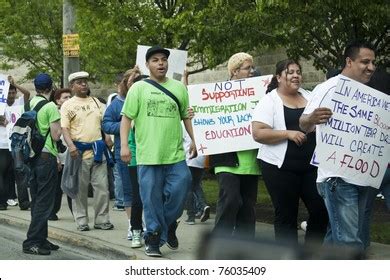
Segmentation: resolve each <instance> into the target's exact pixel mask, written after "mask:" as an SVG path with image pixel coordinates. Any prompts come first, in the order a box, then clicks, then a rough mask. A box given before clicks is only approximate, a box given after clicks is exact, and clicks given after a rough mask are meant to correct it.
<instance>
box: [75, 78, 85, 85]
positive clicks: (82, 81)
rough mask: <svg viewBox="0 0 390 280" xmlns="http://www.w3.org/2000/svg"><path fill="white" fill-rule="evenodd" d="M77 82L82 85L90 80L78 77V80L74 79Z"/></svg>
mask: <svg viewBox="0 0 390 280" xmlns="http://www.w3.org/2000/svg"><path fill="white" fill-rule="evenodd" d="M74 83H75V84H77V85H82V84H86V85H87V84H88V80H87V79H78V80H76V81H74Z"/></svg>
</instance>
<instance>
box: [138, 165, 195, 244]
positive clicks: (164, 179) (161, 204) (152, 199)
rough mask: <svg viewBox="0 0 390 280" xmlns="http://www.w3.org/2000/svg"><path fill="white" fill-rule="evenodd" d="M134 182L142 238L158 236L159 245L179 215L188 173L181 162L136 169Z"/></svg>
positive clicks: (188, 186)
mask: <svg viewBox="0 0 390 280" xmlns="http://www.w3.org/2000/svg"><path fill="white" fill-rule="evenodd" d="M138 182H139V187H140V196H141V200H142V203H143V207H144V218H145V224H146V234H145V237H147V236H148V235H151V234H152V233H155V232H160V233H161V239H160V244H161V245H162V244H164V243H165V242H166V241H167V233H168V227H169V225H171V224H172V223H173V222H175V221H176V220H177V219H178V218H179V217H180V216H181V215H182V213H183V208H184V203H185V201H186V196H187V192H188V189H189V188H190V185H191V173H190V170H189V169H188V167H187V164H186V162H185V160H183V161H180V162H178V163H174V164H163V165H139V166H138Z"/></svg>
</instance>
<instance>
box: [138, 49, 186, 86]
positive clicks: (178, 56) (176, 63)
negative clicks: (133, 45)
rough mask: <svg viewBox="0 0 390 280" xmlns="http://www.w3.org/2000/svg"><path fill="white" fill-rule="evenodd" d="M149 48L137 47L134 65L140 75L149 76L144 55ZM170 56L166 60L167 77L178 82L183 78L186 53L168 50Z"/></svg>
mask: <svg viewBox="0 0 390 280" xmlns="http://www.w3.org/2000/svg"><path fill="white" fill-rule="evenodd" d="M149 48H150V46H143V45H138V47H137V60H136V64H137V65H138V67H139V69H140V70H141V73H142V74H144V75H149V69H148V68H147V67H146V65H145V63H146V61H145V55H146V51H147V50H148V49H149ZM167 50H169V51H170V55H169V58H168V72H167V77H169V78H173V79H175V80H178V81H180V80H181V78H182V77H183V74H184V70H185V69H186V65H187V51H182V50H174V49H168V48H167Z"/></svg>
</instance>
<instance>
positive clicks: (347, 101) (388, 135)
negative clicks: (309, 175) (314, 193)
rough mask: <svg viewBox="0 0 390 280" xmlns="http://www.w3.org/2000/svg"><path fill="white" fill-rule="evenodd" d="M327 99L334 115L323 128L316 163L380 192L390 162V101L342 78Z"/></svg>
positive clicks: (353, 182)
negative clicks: (378, 189)
mask: <svg viewBox="0 0 390 280" xmlns="http://www.w3.org/2000/svg"><path fill="white" fill-rule="evenodd" d="M327 99H328V100H330V103H329V104H328V105H327V107H329V108H330V109H331V110H332V111H333V115H332V117H331V118H330V119H329V121H328V123H326V124H324V125H321V127H320V133H319V137H317V148H316V161H318V162H319V165H320V167H321V168H322V169H325V170H327V171H329V172H331V173H332V174H334V175H336V176H339V177H342V178H346V179H348V182H349V183H352V184H356V185H360V186H371V187H375V188H379V186H380V184H381V182H382V178H383V176H384V173H385V171H386V168H387V165H388V163H389V160H390V97H389V96H388V95H386V94H384V93H382V92H380V91H377V90H375V89H372V88H370V87H368V86H366V85H364V84H361V83H359V82H356V81H353V80H351V79H348V78H347V77H344V76H340V80H339V82H338V84H337V86H336V90H335V92H334V93H333V95H332V96H330V98H327ZM321 107H323V105H321Z"/></svg>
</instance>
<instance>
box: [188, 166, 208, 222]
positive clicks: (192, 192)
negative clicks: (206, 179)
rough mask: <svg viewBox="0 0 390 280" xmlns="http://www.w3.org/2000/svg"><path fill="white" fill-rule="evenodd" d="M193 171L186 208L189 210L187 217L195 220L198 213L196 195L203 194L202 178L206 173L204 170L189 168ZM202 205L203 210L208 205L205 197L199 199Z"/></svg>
mask: <svg viewBox="0 0 390 280" xmlns="http://www.w3.org/2000/svg"><path fill="white" fill-rule="evenodd" d="M188 168H189V169H190V171H191V177H192V181H191V188H190V189H189V190H188V194H187V200H186V208H187V215H188V218H189V219H195V214H196V212H197V208H196V199H197V197H196V194H197V193H201V192H202V177H203V173H204V169H203V168H197V167H192V166H189V167H188ZM198 199H199V200H201V201H200V203H201V204H202V206H203V205H204V206H203V207H202V208H201V209H202V210H203V208H204V207H205V206H206V203H205V201H204V197H199V198H198Z"/></svg>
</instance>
